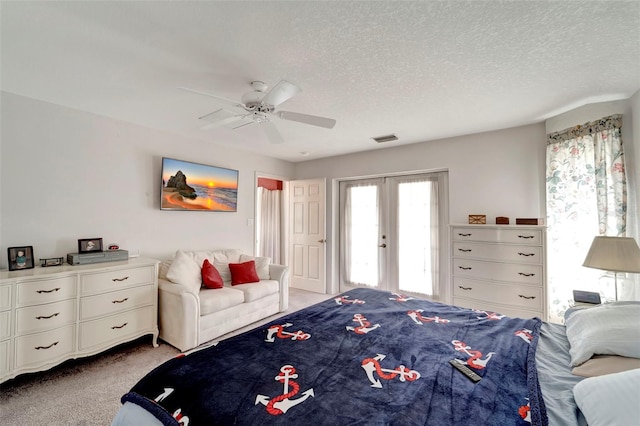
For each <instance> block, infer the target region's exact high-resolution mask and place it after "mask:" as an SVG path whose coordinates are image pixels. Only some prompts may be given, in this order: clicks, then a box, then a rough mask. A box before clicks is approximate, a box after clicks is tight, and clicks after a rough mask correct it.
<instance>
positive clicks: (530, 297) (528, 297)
mask: <svg viewBox="0 0 640 426" xmlns="http://www.w3.org/2000/svg"><path fill="white" fill-rule="evenodd" d="M518 297H522V298H523V299H528V300H531V299H535V298H536V297H535V296H524V295H522V294H519V295H518Z"/></svg>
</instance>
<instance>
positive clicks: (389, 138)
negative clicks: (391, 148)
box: [373, 134, 398, 143]
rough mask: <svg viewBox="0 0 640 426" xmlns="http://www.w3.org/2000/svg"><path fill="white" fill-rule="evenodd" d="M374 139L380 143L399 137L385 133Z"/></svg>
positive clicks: (395, 139)
mask: <svg viewBox="0 0 640 426" xmlns="http://www.w3.org/2000/svg"><path fill="white" fill-rule="evenodd" d="M373 140H374V141H376V142H378V143H383V142H391V141H397V140H398V137H397V136H396V135H394V134H391V135H385V136H378V137H375V138H373Z"/></svg>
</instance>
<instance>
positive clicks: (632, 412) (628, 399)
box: [573, 369, 640, 426]
mask: <svg viewBox="0 0 640 426" xmlns="http://www.w3.org/2000/svg"><path fill="white" fill-rule="evenodd" d="M639 384H640V369H636V370H629V371H624V372H622V373H614V374H606V375H604V376H598V377H591V378H588V379H584V380H583V381H581V382H580V383H578V384H577V385H575V386H574V388H573V396H574V398H575V400H576V404H578V408H580V411H582V414H584V417H585V419H586V420H587V423H588V424H589V426H611V425H621V426H622V425H637V424H638V419H640V397H638V389H639V387H638V385H639Z"/></svg>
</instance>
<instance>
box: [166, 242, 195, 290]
mask: <svg viewBox="0 0 640 426" xmlns="http://www.w3.org/2000/svg"><path fill="white" fill-rule="evenodd" d="M167 279H168V280H169V281H171V282H174V283H176V284H182V285H183V286H185V287H187V288H188V289H189V291H191V292H192V293H196V294H197V293H198V292H199V291H200V287H201V286H202V268H201V265H198V263H196V261H195V259H194V258H193V256H192V255H189V254H187V253H185V252H184V251H182V250H178V251H176V256H175V258H174V259H173V262H172V263H171V266H170V267H169V270H168V271H167Z"/></svg>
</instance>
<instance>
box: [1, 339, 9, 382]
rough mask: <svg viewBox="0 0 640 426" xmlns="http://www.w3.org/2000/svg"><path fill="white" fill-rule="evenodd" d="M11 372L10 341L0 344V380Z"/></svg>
mask: <svg viewBox="0 0 640 426" xmlns="http://www.w3.org/2000/svg"><path fill="white" fill-rule="evenodd" d="M9 371H11V340H5V341H3V342H0V378H2V377H4V376H5V375H6V374H8V373H9Z"/></svg>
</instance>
